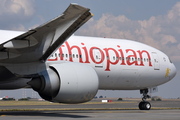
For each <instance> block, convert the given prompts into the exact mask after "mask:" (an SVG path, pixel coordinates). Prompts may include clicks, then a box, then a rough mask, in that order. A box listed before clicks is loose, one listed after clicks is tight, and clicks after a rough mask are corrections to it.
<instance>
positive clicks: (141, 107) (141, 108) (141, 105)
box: [139, 101, 144, 110]
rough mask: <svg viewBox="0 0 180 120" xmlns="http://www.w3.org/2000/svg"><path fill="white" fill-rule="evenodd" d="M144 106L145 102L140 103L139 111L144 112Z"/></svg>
mask: <svg viewBox="0 0 180 120" xmlns="http://www.w3.org/2000/svg"><path fill="white" fill-rule="evenodd" d="M143 104H144V102H143V101H142V102H140V103H139V109H140V110H144V108H143Z"/></svg>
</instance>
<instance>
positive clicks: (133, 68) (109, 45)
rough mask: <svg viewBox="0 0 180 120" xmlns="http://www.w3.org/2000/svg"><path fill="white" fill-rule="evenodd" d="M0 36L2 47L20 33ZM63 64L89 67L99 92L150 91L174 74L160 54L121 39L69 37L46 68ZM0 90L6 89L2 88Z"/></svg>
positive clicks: (26, 68) (13, 67)
mask: <svg viewBox="0 0 180 120" xmlns="http://www.w3.org/2000/svg"><path fill="white" fill-rule="evenodd" d="M0 33H1V41H0V42H1V43H4V42H5V41H7V40H10V39H12V38H14V37H16V36H18V35H21V34H22V33H23V32H14V31H0ZM7 34H8V35H7ZM32 57H33V56H32ZM62 62H78V63H82V64H87V65H90V66H91V67H93V68H94V69H95V71H96V72H97V74H98V77H99V89H105V90H136V89H144V88H150V87H154V86H158V85H161V84H163V83H166V82H168V81H169V80H171V79H172V78H173V77H174V76H175V74H176V68H175V66H174V64H173V63H171V61H170V60H169V58H168V56H167V55H165V54H164V53H163V52H161V51H159V50H157V49H155V48H153V47H150V46H148V45H145V44H142V43H139V42H135V41H130V40H123V39H109V38H95V37H80V36H71V37H70V38H69V39H68V40H67V41H66V42H65V43H64V44H63V45H62V46H61V47H60V48H59V49H58V50H56V51H55V52H54V53H53V54H52V56H51V57H50V58H49V60H48V61H47V62H46V63H47V66H49V65H51V64H61V63H62ZM1 65H5V66H6V67H7V68H8V69H9V70H10V71H11V72H12V73H16V74H19V75H23V74H26V75H27V74H34V73H38V72H41V70H42V69H44V68H42V69H39V68H41V64H39V62H38V63H37V62H36V63H22V64H21V63H19V64H5V63H1ZM19 66H21V67H19ZM67 75H68V73H67ZM27 81H29V80H23V79H22V78H21V79H20V80H19V81H17V83H16V82H15V83H12V84H11V83H8V84H7V86H9V87H8V89H11V88H12V87H11V86H12V85H13V86H15V87H14V88H19V87H20V86H26V83H27ZM21 84H22V85H21ZM18 85H20V86H18ZM16 86H17V87H16ZM1 88H7V87H6V85H4V84H3V86H1Z"/></svg>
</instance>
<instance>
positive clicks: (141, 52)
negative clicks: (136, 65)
mask: <svg viewBox="0 0 180 120" xmlns="http://www.w3.org/2000/svg"><path fill="white" fill-rule="evenodd" d="M137 52H138V53H139V56H140V59H141V64H140V66H144V63H143V60H142V54H143V53H146V54H147V56H148V59H149V66H152V64H151V58H150V55H149V53H148V52H147V51H145V50H142V51H140V50H138V51H137Z"/></svg>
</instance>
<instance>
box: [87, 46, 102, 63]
mask: <svg viewBox="0 0 180 120" xmlns="http://www.w3.org/2000/svg"><path fill="white" fill-rule="evenodd" d="M94 49H97V50H99V52H100V53H101V60H100V61H99V62H97V61H95V59H94V55H93V50H94ZM89 53H90V57H91V60H92V61H93V62H94V63H96V64H101V63H102V62H103V61H104V53H103V51H102V50H101V49H100V48H98V47H91V48H90V50H89Z"/></svg>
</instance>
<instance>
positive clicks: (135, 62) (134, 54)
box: [126, 49, 138, 65]
mask: <svg viewBox="0 0 180 120" xmlns="http://www.w3.org/2000/svg"><path fill="white" fill-rule="evenodd" d="M129 51H132V52H133V55H129V56H127V64H128V65H132V64H135V65H138V62H137V60H135V61H133V62H130V61H129V58H130V57H134V58H135V59H136V58H137V56H136V53H135V51H134V50H132V49H126V53H128V52H129Z"/></svg>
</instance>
